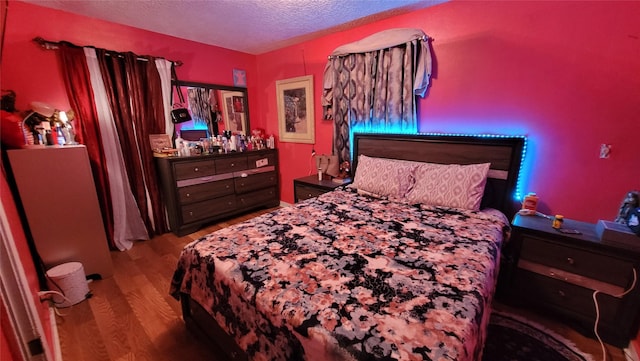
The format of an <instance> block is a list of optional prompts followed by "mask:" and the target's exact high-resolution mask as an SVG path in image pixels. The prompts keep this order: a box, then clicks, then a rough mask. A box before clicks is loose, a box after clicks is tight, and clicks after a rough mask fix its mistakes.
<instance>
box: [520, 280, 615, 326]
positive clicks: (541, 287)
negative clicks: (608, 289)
mask: <svg viewBox="0 0 640 361" xmlns="http://www.w3.org/2000/svg"><path fill="white" fill-rule="evenodd" d="M517 278H518V282H517V284H516V285H514V286H515V287H516V288H517V289H518V294H519V297H521V299H523V300H526V301H527V302H533V303H538V304H543V305H545V306H547V307H549V306H552V307H553V308H555V309H556V310H558V309H560V310H563V312H565V313H573V314H574V315H579V316H583V317H585V318H588V319H595V316H596V312H595V306H594V304H593V298H592V297H593V290H591V289H586V288H583V287H580V286H576V285H573V284H570V283H566V282H562V281H560V280H557V279H553V278H549V277H545V276H542V275H539V274H536V273H532V272H528V271H525V270H518V274H517ZM597 299H598V308H599V310H600V320H601V322H602V323H603V324H604V323H612V322H616V321H617V317H619V316H624V315H618V314H617V312H619V310H621V309H622V308H621V303H622V300H621V299H619V298H615V297H612V296H609V295H606V294H602V293H600V294H598V296H597Z"/></svg>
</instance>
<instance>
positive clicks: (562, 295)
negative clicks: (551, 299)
mask: <svg viewBox="0 0 640 361" xmlns="http://www.w3.org/2000/svg"><path fill="white" fill-rule="evenodd" d="M558 296H560V297H565V296H566V294H565V293H564V291H562V290H559V291H558Z"/></svg>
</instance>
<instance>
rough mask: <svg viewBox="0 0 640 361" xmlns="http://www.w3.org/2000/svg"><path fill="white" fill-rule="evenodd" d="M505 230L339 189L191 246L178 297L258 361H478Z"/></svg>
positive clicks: (485, 220) (486, 216)
mask: <svg viewBox="0 0 640 361" xmlns="http://www.w3.org/2000/svg"><path fill="white" fill-rule="evenodd" d="M508 227H509V222H508V220H507V218H506V217H505V216H504V215H503V214H502V213H500V212H499V211H496V210H487V211H471V210H462V209H457V208H447V207H435V206H428V205H411V204H406V203H402V202H398V201H394V200H391V199H385V198H377V197H372V196H370V195H363V194H359V193H358V192H357V191H356V190H354V189H351V188H349V187H340V188H338V189H337V190H335V191H332V192H329V193H325V194H323V195H321V196H319V197H317V198H314V199H310V200H307V201H304V202H302V203H298V204H296V205H294V206H291V207H284V208H280V209H278V210H276V211H274V212H271V213H267V214H264V215H262V216H259V217H256V218H253V219H250V220H248V221H245V222H243V223H239V224H236V225H233V226H231V227H228V228H224V229H220V230H218V231H215V232H213V233H211V234H208V235H207V236H205V237H203V238H201V239H199V240H196V241H194V242H192V243H190V244H189V245H187V246H186V247H185V248H184V250H183V251H182V253H181V256H180V258H179V261H178V265H177V267H176V270H175V274H174V277H173V280H172V284H171V290H170V292H171V294H172V295H173V296H174V297H176V298H177V299H178V298H179V297H180V293H185V294H188V295H190V297H191V299H192V300H194V301H195V302H197V303H198V304H200V305H201V306H203V308H204V309H205V310H207V312H208V313H209V314H210V315H211V316H212V317H213V318H214V319H215V320H216V322H217V323H218V324H219V326H220V327H221V328H222V329H223V330H224V331H225V332H226V333H227V334H229V335H230V336H232V337H233V338H234V339H235V341H236V343H237V344H238V346H239V347H240V348H241V349H242V350H244V351H245V353H246V354H247V356H248V357H249V359H253V360H322V359H327V360H378V359H379V360H422V359H424V360H477V359H479V358H480V355H481V352H482V347H483V343H484V338H485V332H486V324H487V322H488V318H489V314H490V304H491V299H492V295H493V293H494V290H495V284H496V279H497V274H498V268H499V266H498V265H499V258H500V248H501V244H502V242H503V240H504V238H505V234H506V231H507V230H508Z"/></svg>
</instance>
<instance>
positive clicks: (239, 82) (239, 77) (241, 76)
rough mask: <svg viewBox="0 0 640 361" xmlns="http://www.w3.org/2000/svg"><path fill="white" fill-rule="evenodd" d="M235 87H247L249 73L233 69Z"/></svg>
mask: <svg viewBox="0 0 640 361" xmlns="http://www.w3.org/2000/svg"><path fill="white" fill-rule="evenodd" d="M233 86H237V87H244V88H246V87H247V73H246V72H245V71H244V70H242V69H233Z"/></svg>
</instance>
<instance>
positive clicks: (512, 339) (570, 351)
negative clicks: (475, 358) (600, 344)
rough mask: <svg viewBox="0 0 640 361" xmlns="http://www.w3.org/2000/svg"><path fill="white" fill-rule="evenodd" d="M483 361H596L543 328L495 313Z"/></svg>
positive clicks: (562, 338)
mask: <svg viewBox="0 0 640 361" xmlns="http://www.w3.org/2000/svg"><path fill="white" fill-rule="evenodd" d="M482 360H483V361H594V359H593V357H591V356H590V355H588V354H585V353H583V352H581V351H580V350H578V348H577V347H576V346H575V345H574V344H573V343H572V342H571V341H569V340H567V339H565V338H564V337H562V336H560V335H557V334H555V333H554V332H553V331H551V330H549V329H545V328H544V327H543V326H541V325H539V324H536V323H534V322H531V321H529V320H526V319H525V318H522V317H520V316H517V315H513V314H511V313H506V312H498V311H495V310H494V311H493V313H492V314H491V320H490V322H489V329H488V333H487V340H486V342H485V348H484V353H483V357H482Z"/></svg>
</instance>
